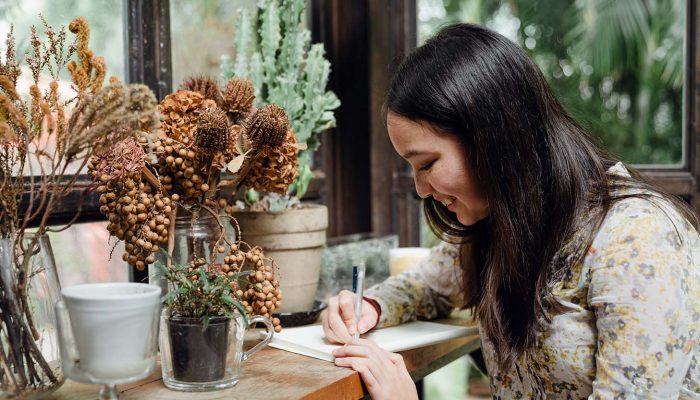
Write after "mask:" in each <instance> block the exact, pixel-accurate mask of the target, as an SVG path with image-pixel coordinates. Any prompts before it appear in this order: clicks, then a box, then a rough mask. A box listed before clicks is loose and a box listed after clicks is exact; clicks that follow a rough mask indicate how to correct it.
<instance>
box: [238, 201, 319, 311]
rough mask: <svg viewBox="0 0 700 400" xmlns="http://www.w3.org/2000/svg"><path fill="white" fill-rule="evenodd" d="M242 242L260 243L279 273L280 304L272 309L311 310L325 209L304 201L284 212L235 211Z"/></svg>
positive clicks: (257, 244)
mask: <svg viewBox="0 0 700 400" xmlns="http://www.w3.org/2000/svg"><path fill="white" fill-rule="evenodd" d="M234 216H235V217H236V219H237V220H238V223H239V224H240V226H241V235H242V237H243V241H245V242H247V243H248V244H250V245H251V246H260V247H262V248H263V249H264V250H265V255H266V256H267V257H271V258H272V259H273V260H275V263H276V264H277V266H278V267H279V272H280V287H281V289H282V306H281V308H280V309H279V310H275V312H298V311H308V310H311V309H312V307H313V303H314V297H315V295H316V288H317V286H318V278H319V275H320V272H321V248H322V247H323V245H324V244H325V243H326V228H327V227H328V208H326V206H323V205H318V204H304V205H303V206H302V207H301V208H299V209H293V210H286V211H283V212H278V213H272V212H257V211H236V212H235V214H234Z"/></svg>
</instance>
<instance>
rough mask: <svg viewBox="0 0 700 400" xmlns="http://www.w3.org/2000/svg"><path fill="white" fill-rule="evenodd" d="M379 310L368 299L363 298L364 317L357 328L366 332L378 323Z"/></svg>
mask: <svg viewBox="0 0 700 400" xmlns="http://www.w3.org/2000/svg"><path fill="white" fill-rule="evenodd" d="M377 317H378V315H377V310H375V309H374V307H372V305H371V304H370V303H369V302H368V301H367V300H362V317H360V322H359V323H358V326H357V329H358V330H359V331H360V333H366V332H367V331H369V330H370V329H372V328H374V326H375V325H376V324H377Z"/></svg>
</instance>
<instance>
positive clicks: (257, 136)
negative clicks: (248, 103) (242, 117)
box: [245, 104, 289, 150]
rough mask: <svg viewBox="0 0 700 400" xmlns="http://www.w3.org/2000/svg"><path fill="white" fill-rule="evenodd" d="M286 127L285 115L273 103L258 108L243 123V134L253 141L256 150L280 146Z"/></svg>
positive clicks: (287, 122) (287, 123) (287, 126)
mask: <svg viewBox="0 0 700 400" xmlns="http://www.w3.org/2000/svg"><path fill="white" fill-rule="evenodd" d="M287 129H289V120H288V119H287V115H286V114H285V113H284V110H283V109H282V108H281V107H279V106H277V105H275V104H267V105H264V106H262V107H260V108H258V109H257V110H256V111H255V112H254V113H253V115H251V116H250V117H248V120H246V123H245V134H246V136H247V137H248V139H250V141H251V142H252V143H253V147H254V148H256V149H258V150H262V149H264V148H275V147H278V146H280V145H281V144H282V143H284V138H285V136H286V135H287Z"/></svg>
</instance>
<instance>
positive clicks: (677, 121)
mask: <svg viewBox="0 0 700 400" xmlns="http://www.w3.org/2000/svg"><path fill="white" fill-rule="evenodd" d="M417 7H418V21H417V23H418V37H419V41H420V42H421V43H422V42H423V41H424V40H425V39H426V38H428V37H429V36H430V35H432V34H433V33H435V32H436V31H437V30H438V29H439V28H440V27H441V26H443V25H445V24H447V23H452V22H460V21H463V22H473V23H478V24H483V25H485V26H487V27H489V28H491V29H494V30H496V31H498V32H500V33H501V34H503V35H505V36H506V37H508V38H510V39H512V40H514V41H516V42H517V43H519V44H520V45H521V46H522V47H523V48H524V49H525V50H526V51H527V52H528V54H529V55H530V56H531V57H532V59H533V60H534V61H535V62H536V63H537V64H538V65H539V67H540V69H541V70H542V71H543V73H544V74H545V76H546V78H547V80H548V81H549V83H550V84H551V86H552V87H553V89H554V91H555V92H556V94H557V96H558V98H559V99H560V101H561V102H562V103H563V104H564V106H565V108H566V109H567V110H568V111H569V112H570V113H571V114H572V115H573V116H574V117H576V118H577V119H578V120H579V121H580V122H581V123H582V124H583V125H584V126H585V127H587V128H588V129H589V130H590V131H591V132H592V133H594V134H595V135H597V136H598V137H599V138H601V140H602V142H603V143H604V144H605V145H606V146H607V147H608V148H609V149H610V150H611V151H613V153H615V154H616V155H618V156H619V157H620V158H621V159H622V160H624V161H626V162H629V163H635V164H655V165H666V166H671V165H676V166H678V165H679V164H682V163H683V162H684V161H685V159H686V157H687V149H685V148H684V142H685V141H684V113H683V107H684V95H683V93H684V82H685V79H684V75H685V68H684V66H685V64H684V63H685V52H684V49H685V46H684V40H685V33H686V27H685V26H686V2H685V1H683V0H644V1H633V2H619V1H618V2H615V1H609V0H586V1H583V0H515V1H503V0H501V1H499V0H480V1H479V0H468V1H467V0H464V1H458V0H418V3H417Z"/></svg>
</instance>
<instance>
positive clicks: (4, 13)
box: [0, 0, 126, 175]
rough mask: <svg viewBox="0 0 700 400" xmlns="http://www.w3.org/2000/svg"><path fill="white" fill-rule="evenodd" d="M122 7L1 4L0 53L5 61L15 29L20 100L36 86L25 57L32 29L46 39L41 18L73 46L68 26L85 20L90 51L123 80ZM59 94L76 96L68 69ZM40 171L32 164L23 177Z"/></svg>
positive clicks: (97, 1)
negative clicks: (62, 29) (8, 40)
mask: <svg viewBox="0 0 700 400" xmlns="http://www.w3.org/2000/svg"><path fill="white" fill-rule="evenodd" d="M123 12H124V11H123V5H122V3H121V2H119V1H114V0H94V1H80V0H30V1H21V2H19V1H15V2H0V50H1V51H2V53H1V54H2V55H3V58H4V51H5V49H6V46H5V38H6V37H7V34H8V32H9V31H10V26H11V25H12V26H13V34H14V37H15V42H16V51H17V58H18V60H19V61H20V62H21V64H22V66H21V68H22V74H21V75H20V77H19V81H18V85H17V86H18V87H17V90H18V92H19V94H20V96H24V97H26V98H28V97H29V87H30V85H32V84H33V80H32V75H31V72H30V71H29V68H28V67H27V65H26V62H25V59H24V55H25V54H27V53H28V52H29V51H30V49H31V47H30V44H29V43H30V27H31V26H32V25H34V26H36V28H37V33H38V34H39V37H40V39H43V38H44V37H45V36H44V29H43V26H42V22H41V19H40V15H41V16H43V17H44V19H45V20H46V22H47V23H48V24H49V25H50V26H52V27H54V28H57V29H58V28H60V27H66V36H67V42H68V43H71V42H72V41H73V39H74V37H75V36H74V35H73V34H72V33H70V32H68V24H69V23H70V22H71V20H73V18H75V17H76V16H82V17H84V18H85V19H86V20H87V21H88V23H89V24H90V48H91V49H92V50H93V52H94V53H95V55H97V56H102V57H104V59H105V62H106V64H107V77H109V76H116V77H118V78H119V79H120V80H122V81H123V80H124V68H125V59H126V58H125V56H124V23H123ZM50 79H51V78H50V76H49V74H48V73H45V74H44V75H42V76H41V77H40V80H39V86H40V88H41V89H42V90H45V89H46V87H47V86H48V83H49V81H50ZM58 87H59V94H60V96H61V97H62V98H63V99H66V100H67V99H70V98H72V97H73V96H74V95H75V92H74V91H73V89H72V88H71V82H70V75H69V74H68V70H67V69H66V68H64V69H63V71H62V72H61V74H60V75H59V85H58ZM52 143H53V141H52V140H51V138H50V137H49V138H47V147H46V150H47V151H49V152H52V150H53V149H54V147H53V146H52ZM78 167H79V165H78V163H74V165H71V166H69V167H68V169H67V171H66V172H67V173H69V174H70V173H73V172H75V171H76V170H77V169H78ZM30 170H31V171H38V170H39V165H38V164H37V163H33V164H32V168H31V169H30V168H25V170H24V174H25V175H27V174H29V173H30Z"/></svg>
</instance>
